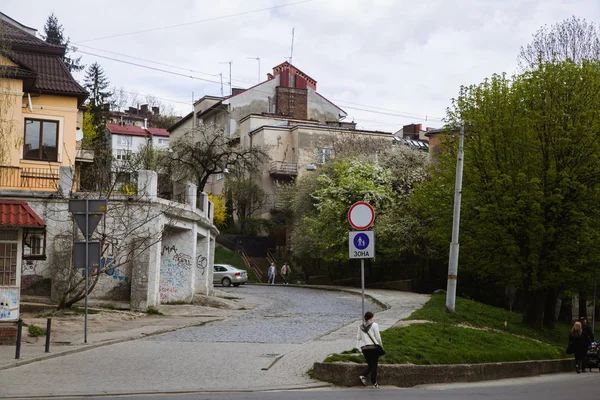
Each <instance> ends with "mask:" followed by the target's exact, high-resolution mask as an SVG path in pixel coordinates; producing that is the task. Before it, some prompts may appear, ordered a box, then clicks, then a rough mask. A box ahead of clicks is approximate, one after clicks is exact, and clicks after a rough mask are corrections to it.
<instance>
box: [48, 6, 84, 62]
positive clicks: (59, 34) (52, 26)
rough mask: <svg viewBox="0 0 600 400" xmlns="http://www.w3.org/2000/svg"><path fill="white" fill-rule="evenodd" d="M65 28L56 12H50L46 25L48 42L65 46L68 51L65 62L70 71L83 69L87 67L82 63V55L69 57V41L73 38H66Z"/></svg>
mask: <svg viewBox="0 0 600 400" xmlns="http://www.w3.org/2000/svg"><path fill="white" fill-rule="evenodd" d="M63 30H64V29H63V27H62V25H61V24H59V23H58V18H56V15H54V13H52V14H50V16H49V17H48V19H47V20H46V25H44V33H45V34H46V37H45V40H46V42H47V43H50V44H55V45H58V46H65V47H66V51H65V55H64V56H63V61H64V62H65V65H66V66H67V68H68V69H69V71H70V72H77V71H81V70H82V69H83V68H84V67H85V65H80V62H81V57H77V58H71V57H69V53H70V51H69V50H70V48H69V43H70V42H71V39H70V38H65V36H64V33H63Z"/></svg>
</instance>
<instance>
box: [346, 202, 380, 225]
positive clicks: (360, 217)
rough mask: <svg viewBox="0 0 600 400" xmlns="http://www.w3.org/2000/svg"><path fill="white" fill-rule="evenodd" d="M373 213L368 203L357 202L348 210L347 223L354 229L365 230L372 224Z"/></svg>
mask: <svg viewBox="0 0 600 400" xmlns="http://www.w3.org/2000/svg"><path fill="white" fill-rule="evenodd" d="M374 220H375V211H374V210H373V207H371V205H370V204H369V203H365V202H364V201H359V202H357V203H354V204H352V207H350V209H349V210H348V222H350V225H352V227H353V228H354V229H358V230H359V231H362V230H365V229H367V228H368V227H370V226H371V225H372V224H373V221H374Z"/></svg>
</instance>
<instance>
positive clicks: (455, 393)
mask: <svg viewBox="0 0 600 400" xmlns="http://www.w3.org/2000/svg"><path fill="white" fill-rule="evenodd" d="M598 393H600V374H598V373H592V374H582V375H577V374H575V373H572V374H554V375H544V376H540V377H533V378H522V379H511V380H501V381H493V382H480V383H473V384H449V385H431V386H426V387H420V388H412V389H399V388H395V387H384V388H382V389H380V390H373V389H367V388H351V389H338V388H324V389H307V390H296V391H270V392H243V393H227V392H219V393H194V394H181V395H149V396H144V395H141V396H127V397H126V399H127V400H209V399H210V400H217V399H222V400H242V399H244V400H278V399H286V400H288V399H289V400H312V399H319V400H334V399H343V400H364V399H365V398H369V399H399V398H400V399H403V400H441V399H443V400H480V399H486V400H492V399H493V400H572V399H590V400H591V399H598V398H599V395H598ZM70 399H71V400H83V399H84V398H83V397H80V398H77V397H75V398H70ZM87 399H89V398H87ZM98 399H102V400H117V399H124V397H101V398H98Z"/></svg>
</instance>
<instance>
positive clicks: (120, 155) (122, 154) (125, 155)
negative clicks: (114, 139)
mask: <svg viewBox="0 0 600 400" xmlns="http://www.w3.org/2000/svg"><path fill="white" fill-rule="evenodd" d="M130 158H131V150H125V149H117V160H129V159H130Z"/></svg>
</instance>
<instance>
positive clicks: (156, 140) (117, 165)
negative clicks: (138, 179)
mask: <svg viewBox="0 0 600 400" xmlns="http://www.w3.org/2000/svg"><path fill="white" fill-rule="evenodd" d="M106 134H107V136H108V140H107V142H108V143H109V145H110V151H111V154H112V159H113V164H112V167H111V168H112V172H113V174H114V175H115V179H117V181H118V183H119V185H120V184H123V183H130V182H131V175H130V174H131V171H129V169H128V168H127V167H128V166H129V164H128V161H129V160H131V159H132V157H133V156H134V155H135V154H136V153H138V152H139V151H140V150H141V149H143V148H146V147H147V146H151V147H152V148H154V149H168V148H169V132H168V131H167V130H166V129H161V128H148V127H144V126H141V127H140V126H137V125H119V124H106ZM126 166H127V167H126ZM138 167H140V166H138ZM141 167H143V166H141Z"/></svg>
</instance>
